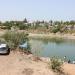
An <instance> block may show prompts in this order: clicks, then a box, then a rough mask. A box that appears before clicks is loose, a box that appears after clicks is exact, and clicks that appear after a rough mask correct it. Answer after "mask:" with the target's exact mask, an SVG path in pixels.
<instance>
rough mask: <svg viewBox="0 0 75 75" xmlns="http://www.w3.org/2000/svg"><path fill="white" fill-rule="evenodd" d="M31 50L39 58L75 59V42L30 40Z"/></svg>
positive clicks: (56, 39) (55, 39)
mask: <svg viewBox="0 0 75 75" xmlns="http://www.w3.org/2000/svg"><path fill="white" fill-rule="evenodd" d="M29 42H30V45H31V50H32V52H33V54H35V55H36V54H38V55H39V56H44V57H52V56H59V57H61V58H63V57H64V56H67V58H68V59H69V58H70V59H75V41H74V40H64V39H58V38H52V39H30V40H29Z"/></svg>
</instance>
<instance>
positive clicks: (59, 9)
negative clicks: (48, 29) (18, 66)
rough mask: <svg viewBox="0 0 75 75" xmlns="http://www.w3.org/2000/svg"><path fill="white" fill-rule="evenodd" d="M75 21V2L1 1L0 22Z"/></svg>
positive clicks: (74, 0) (59, 0) (69, 0)
mask: <svg viewBox="0 0 75 75" xmlns="http://www.w3.org/2000/svg"><path fill="white" fill-rule="evenodd" d="M25 17H26V18H27V19H29V20H51V19H52V20H75V0H0V20H1V21H6V20H23V19H24V18H25Z"/></svg>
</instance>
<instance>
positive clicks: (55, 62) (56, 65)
mask: <svg viewBox="0 0 75 75" xmlns="http://www.w3.org/2000/svg"><path fill="white" fill-rule="evenodd" d="M62 64H63V62H62V61H60V60H59V59H58V58H55V57H53V58H51V63H50V65H49V66H50V67H51V69H52V70H53V71H54V72H58V73H62V72H63V71H62Z"/></svg>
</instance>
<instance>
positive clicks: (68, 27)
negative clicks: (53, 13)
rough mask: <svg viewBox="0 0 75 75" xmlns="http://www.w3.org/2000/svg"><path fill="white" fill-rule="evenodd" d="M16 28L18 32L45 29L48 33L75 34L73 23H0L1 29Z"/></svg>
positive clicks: (51, 21) (25, 21) (25, 20)
mask: <svg viewBox="0 0 75 75" xmlns="http://www.w3.org/2000/svg"><path fill="white" fill-rule="evenodd" d="M13 26H14V27H18V28H19V29H20V30H28V29H34V30H36V29H39V28H41V29H46V30H49V31H50V32H53V33H57V32H61V33H62V32H75V21H74V20H71V21H53V20H50V21H44V20H43V21H39V20H37V21H34V22H31V23H30V22H29V21H28V20H27V19H26V18H25V19H24V20H23V21H5V22H1V21H0V28H1V29H11V27H13Z"/></svg>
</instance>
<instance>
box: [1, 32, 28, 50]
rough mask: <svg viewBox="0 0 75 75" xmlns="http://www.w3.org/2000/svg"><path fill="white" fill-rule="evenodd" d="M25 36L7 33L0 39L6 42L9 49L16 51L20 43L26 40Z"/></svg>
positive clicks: (17, 33)
mask: <svg viewBox="0 0 75 75" xmlns="http://www.w3.org/2000/svg"><path fill="white" fill-rule="evenodd" d="M27 36H28V34H25V33H24V32H22V33H19V32H12V31H10V32H8V31H7V32H6V33H5V34H4V35H3V36H2V38H3V39H4V40H5V41H6V43H7V44H8V45H9V47H10V48H11V49H16V48H17V47H18V46H19V44H20V43H21V42H26V41H27V40H28V38H27Z"/></svg>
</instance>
